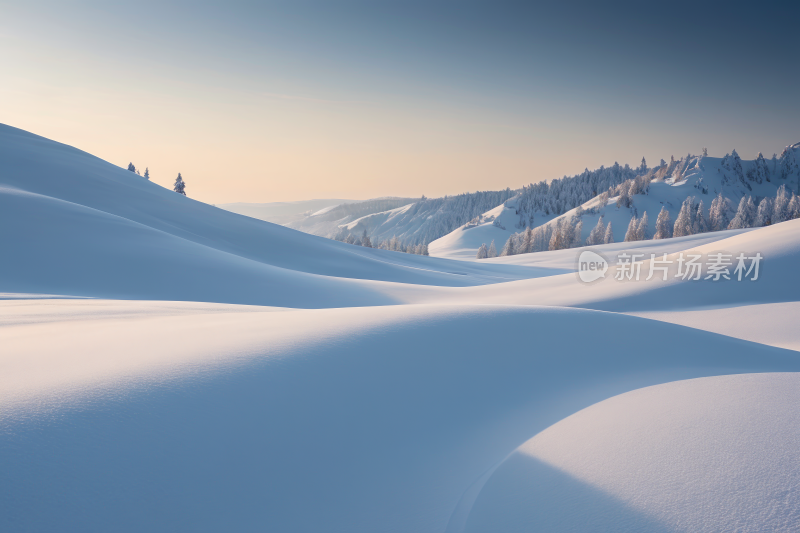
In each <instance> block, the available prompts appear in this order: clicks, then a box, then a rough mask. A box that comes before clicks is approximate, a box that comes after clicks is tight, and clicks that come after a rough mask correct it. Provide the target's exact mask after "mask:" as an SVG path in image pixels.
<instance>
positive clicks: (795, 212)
mask: <svg viewBox="0 0 800 533" xmlns="http://www.w3.org/2000/svg"><path fill="white" fill-rule="evenodd" d="M787 216H788V218H787V220H794V219H796V218H800V197H798V196H797V195H796V194H792V199H791V200H789V207H788V209H787Z"/></svg>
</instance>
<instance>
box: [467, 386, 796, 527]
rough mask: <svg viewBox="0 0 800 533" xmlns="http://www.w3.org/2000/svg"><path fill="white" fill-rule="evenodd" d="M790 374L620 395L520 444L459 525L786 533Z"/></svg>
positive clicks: (791, 473) (792, 428) (792, 522)
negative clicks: (464, 523)
mask: <svg viewBox="0 0 800 533" xmlns="http://www.w3.org/2000/svg"><path fill="white" fill-rule="evenodd" d="M799 410H800V374H797V373H789V374H745V375H738V376H717V377H709V378H701V379H692V380H688V381H679V382H675V383H668V384H665V385H657V386H654V387H648V388H645V389H640V390H636V391H633V392H628V393H626V394H622V395H620V396H616V397H614V398H611V399H609V400H605V401H603V402H600V403H599V404H596V405H593V406H591V407H589V408H587V409H584V410H583V411H580V412H578V413H576V414H574V415H572V416H570V417H568V418H566V419H565V420H562V421H561V422H559V423H558V424H555V425H554V426H552V427H550V428H548V429H547V430H545V431H543V432H542V433H540V434H539V435H537V436H536V437H534V438H533V439H531V440H529V441H528V442H526V443H525V444H523V445H522V446H520V447H519V448H518V449H517V450H516V451H515V452H514V453H513V454H512V455H511V456H510V457H509V458H508V459H506V460H505V461H503V464H501V465H500V467H499V468H498V469H497V470H496V471H495V472H494V474H493V475H492V476H491V477H490V478H489V480H488V481H487V482H486V484H485V486H484V487H483V490H482V491H481V493H480V495H479V496H478V498H477V500H476V502H475V504H474V506H473V507H472V509H471V512H470V514H469V517H468V519H467V523H466V527H465V529H464V531H466V532H488V531H504V532H509V533H511V532H517V531H518V532H523V531H524V532H527V531H548V532H552V533H560V532H576V533H577V532H585V531H617V532H620V533H623V532H631V531H637V532H638V531H647V532H667V531H670V532H671V531H693V532H717V531H771V532H792V531H797V528H798V525H799V524H800V490H798V486H800V449H799V448H798V445H797V443H798V442H800V416H798V414H797V413H798V411H799Z"/></svg>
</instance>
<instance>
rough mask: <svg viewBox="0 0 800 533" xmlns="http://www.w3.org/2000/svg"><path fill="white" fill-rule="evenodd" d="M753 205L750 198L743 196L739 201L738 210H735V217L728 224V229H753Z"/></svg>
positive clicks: (754, 213)
mask: <svg viewBox="0 0 800 533" xmlns="http://www.w3.org/2000/svg"><path fill="white" fill-rule="evenodd" d="M755 215H756V212H755V204H754V203H753V199H752V198H751V197H750V196H743V197H742V199H741V200H739V208H738V209H736V215H735V216H734V217H733V220H731V223H730V224H728V229H743V228H751V227H753V222H754V221H755V220H754V219H755Z"/></svg>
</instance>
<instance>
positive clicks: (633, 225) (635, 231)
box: [625, 215, 639, 242]
mask: <svg viewBox="0 0 800 533" xmlns="http://www.w3.org/2000/svg"><path fill="white" fill-rule="evenodd" d="M638 236H639V219H638V218H636V215H633V216H631V221H630V222H628V230H627V231H626V232H625V242H633V241H635V240H637V237H638Z"/></svg>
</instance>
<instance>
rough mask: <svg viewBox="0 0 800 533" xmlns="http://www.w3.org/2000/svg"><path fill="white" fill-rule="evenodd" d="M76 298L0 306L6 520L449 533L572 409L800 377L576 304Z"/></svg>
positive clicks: (707, 341) (45, 526) (742, 353)
mask: <svg viewBox="0 0 800 533" xmlns="http://www.w3.org/2000/svg"><path fill="white" fill-rule="evenodd" d="M83 303H84V302H66V301H61V302H59V303H58V305H60V306H62V308H61V310H60V312H61V314H63V315H68V318H67V319H64V320H58V319H57V318H56V317H54V316H53V311H54V307H53V306H50V305H48V302H46V301H42V300H37V301H27V302H24V301H7V302H4V303H2V305H0V308H4V309H5V310H4V313H3V315H4V316H9V315H10V316H11V317H19V316H25V317H27V318H26V319H25V320H23V321H22V323H16V324H5V325H4V326H3V328H2V329H3V345H4V350H3V355H2V356H0V364H2V368H3V372H2V373H1V374H0V376H2V377H0V380H1V381H0V389H2V390H3V391H4V402H3V403H4V406H5V407H4V410H3V412H2V417H0V427H2V434H0V435H1V436H0V449H2V450H3V453H1V454H0V471H2V472H3V473H4V475H3V482H2V483H1V484H0V514H2V516H3V517H4V520H5V523H6V525H7V527H8V528H9V530H14V531H17V530H24V529H29V530H54V529H60V530H82V531H107V530H110V529H113V530H116V531H142V530H151V531H161V530H174V529H175V528H178V529H181V530H191V531H219V530H223V529H224V530H236V531H249V530H257V529H262V528H263V527H264V525H265V524H267V525H268V526H269V529H271V530H277V531H365V532H367V531H385V530H390V531H391V530H394V531H443V530H444V529H445V528H446V526H447V524H448V522H449V521H450V519H451V515H452V512H453V510H454V509H455V508H456V505H457V503H458V502H459V501H460V499H461V496H462V494H463V493H464V490H465V489H466V488H467V487H468V486H469V485H470V484H471V483H472V482H473V481H474V480H475V479H477V478H479V477H480V476H481V475H482V474H483V473H484V472H486V471H487V470H488V469H490V468H492V466H493V465H495V464H496V463H498V462H500V461H502V460H503V458H504V457H505V456H506V455H507V454H508V453H509V451H511V450H513V449H514V448H516V447H517V446H519V445H520V444H522V443H524V442H525V441H526V440H527V439H529V438H530V437H532V436H534V435H536V434H537V433H538V432H539V431H541V430H543V429H545V428H546V427H548V426H549V425H551V424H553V423H555V422H557V421H558V420H560V419H562V418H564V417H566V416H568V415H570V414H571V413H574V412H575V411H577V410H580V409H582V408H585V407H588V406H590V405H592V404H594V403H596V402H598V401H600V400H602V399H604V398H608V397H609V396H613V395H615V394H618V393H622V392H625V391H628V390H631V389H636V388H640V387H643V386H648V385H653V384H658V383H664V382H668V381H674V380H678V379H685V378H692V377H699V376H711V375H720V374H728V373H739V372H763V371H797V370H800V359H798V357H797V354H796V353H795V352H789V351H785V350H780V349H776V348H771V347H766V346H760V345H756V344H752V343H747V342H743V341H738V340H734V339H730V338H727V337H723V336H720V335H715V334H711V333H706V332H702V331H697V330H693V329H689V328H684V327H680V326H674V325H670V324H664V323H660V322H656V321H652V320H645V319H640V318H635V317H627V316H624V315H619V314H613V313H601V312H597V311H585V310H577V309H575V310H569V309H554V308H534V307H507V306H505V307H494V306H471V307H452V306H421V307H417V306H391V307H382V308H372V309H366V308H351V309H329V310H266V311H265V310H261V309H259V308H246V309H243V308H242V307H241V306H217V305H210V304H178V303H171V304H154V307H153V309H152V311H150V312H146V311H145V309H144V308H143V305H145V302H97V301H94V302H92V303H91V306H94V310H93V311H91V312H85V311H81V309H85V306H84V305H82V304H83ZM6 306H16V307H17V309H16V310H13V309H12V310H9V309H8V308H7V307H6ZM21 306H24V307H26V308H27V310H22V311H21V310H20V309H19V307H21ZM69 306H72V307H73V309H74V311H75V312H72V311H70V309H69ZM40 314H42V315H44V316H43V317H42V318H41V320H40V319H39V316H40ZM309 326H313V328H311V327H309ZM343 331H346V332H347V334H346V335H342V332H343ZM522 331H524V332H525V334H524V335H520V334H519V332H522ZM570 331H580V332H581V335H571V334H568V332H570ZM618 331H626V332H629V333H628V335H626V342H625V343H619V337H618V334H617V332H618ZM530 337H533V338H536V339H537V342H536V347H535V348H531V346H530V344H529V342H528V339H529V338H530ZM497 339H505V340H504V342H503V345H504V348H503V349H502V350H497V342H496V340H497ZM676 343H677V344H679V345H680V346H683V347H686V348H685V349H683V350H678V351H676V350H675V349H674V346H675V345H676ZM616 345H619V349H615V350H603V349H602V348H600V347H603V346H616ZM644 345H647V346H649V347H650V348H649V349H647V350H643V351H638V350H631V349H630V347H631V346H644ZM55 346H58V347H59V349H58V350H55V349H53V347H55Z"/></svg>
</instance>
